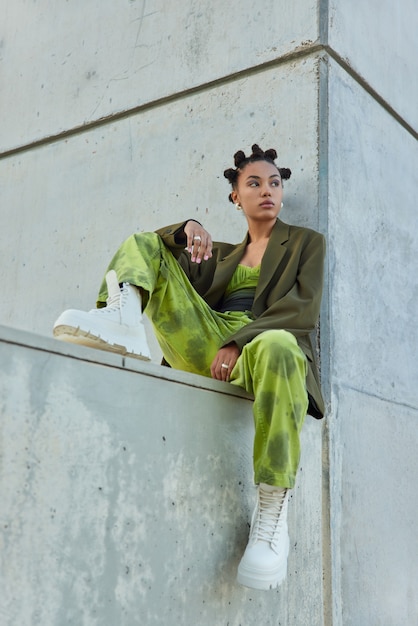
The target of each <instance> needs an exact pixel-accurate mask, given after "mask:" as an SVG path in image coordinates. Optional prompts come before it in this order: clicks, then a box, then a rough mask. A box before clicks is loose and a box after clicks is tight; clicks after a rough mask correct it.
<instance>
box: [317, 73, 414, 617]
mask: <svg viewBox="0 0 418 626" xmlns="http://www.w3.org/2000/svg"><path fill="white" fill-rule="evenodd" d="M329 78H330V80H329V94H330V96H329V111H330V117H329V189H330V194H329V216H330V217H329V245H328V257H329V264H330V290H329V291H330V310H331V317H332V320H333V321H332V333H331V338H330V341H331V355H332V356H331V359H332V366H331V370H332V418H331V419H330V420H329V422H330V426H331V437H332V444H331V450H332V465H331V477H332V478H331V489H332V494H333V497H332V498H331V501H332V514H331V519H332V532H333V540H334V541H333V546H334V550H333V554H334V577H333V580H334V592H335V596H334V598H335V602H336V615H335V622H336V623H337V624H340V623H341V624H344V625H347V626H348V625H349V626H358V625H359V624H379V625H384V626H386V625H387V626H392V625H395V624H396V625H398V624H399V625H400V624H416V623H417V620H418V595H417V593H416V587H417V585H416V583H417V580H418V560H417V548H418V531H417V525H416V524H415V522H414V520H415V519H416V515H417V513H418V495H417V490H416V484H417V481H418V460H417V454H416V450H417V446H418V436H417V429H416V422H417V407H418V391H417V384H416V382H417V380H418V367H417V360H416V354H415V352H416V350H415V347H416V346H417V345H418V330H417V325H416V323H415V322H414V319H415V317H416V311H417V310H418V291H417V262H416V250H417V249H418V230H417V227H416V224H417V221H416V209H415V204H416V203H415V196H416V189H417V188H418V174H417V167H416V164H417V163H418V144H417V142H416V140H415V139H414V138H413V137H411V135H410V134H409V133H408V132H407V131H406V130H405V129H404V128H402V126H400V125H399V124H398V123H397V122H396V121H395V120H394V119H393V118H392V117H391V116H390V115H389V114H388V113H387V111H385V110H384V109H383V108H382V107H381V106H380V105H379V104H378V103H376V102H375V101H374V100H373V99H372V98H370V96H369V95H368V94H367V93H366V92H365V91H364V90H363V89H362V88H361V87H360V86H359V85H358V84H356V82H355V81H354V80H352V79H351V78H350V77H349V76H347V74H346V73H344V72H342V71H341V69H339V68H338V66H337V65H336V64H334V63H332V64H331V67H330V77H329ZM342 103H343V105H342ZM347 120H349V122H350V123H349V124H348V123H347Z"/></svg>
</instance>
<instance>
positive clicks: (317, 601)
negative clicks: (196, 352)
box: [0, 328, 322, 626]
mask: <svg viewBox="0 0 418 626" xmlns="http://www.w3.org/2000/svg"><path fill="white" fill-rule="evenodd" d="M251 406H252V403H251V401H249V399H248V398H246V397H241V396H240V393H239V390H237V389H235V388H232V386H230V385H227V384H221V383H218V382H216V381H211V380H207V379H202V378H201V377H199V376H192V375H189V374H184V373H182V372H175V371H173V370H167V371H166V368H162V367H160V366H157V365H153V364H148V363H142V362H140V361H138V362H136V361H135V362H134V363H132V365H131V361H129V367H126V363H123V359H122V358H120V357H118V356H115V355H112V354H108V353H105V352H103V353H102V352H98V351H94V350H89V349H87V348H86V349H84V348H81V347H78V346H70V345H67V344H61V343H60V342H58V341H55V340H53V339H49V338H44V337H37V336H34V335H31V334H28V333H22V332H19V331H16V330H12V329H5V328H2V329H1V333H0V407H1V422H0V423H1V442H2V443H1V468H2V469H1V483H0V498H1V502H2V506H1V512H0V549H1V554H2V561H1V569H0V584H1V586H2V600H1V613H0V614H1V618H2V620H1V621H2V624H4V626H15V625H16V624H25V626H26V625H28V626H29V625H32V624H34V625H35V624H42V625H48V626H49V625H51V626H65V625H67V624H77V626H78V625H81V624H83V625H84V624H85V625H88V626H91V625H97V626H115V625H116V624H117V625H118V626H132V625H136V624H138V625H139V624H141V626H145V625H150V626H154V625H168V624H174V623H179V624H184V625H193V626H194V625H195V624H196V623H199V624H201V625H202V626H203V625H208V626H209V625H210V626H213V625H214V624H216V625H217V624H230V625H231V626H232V625H234V626H239V624H246V625H247V624H257V625H258V624H260V623H263V624H278V623H280V624H282V625H288V624H289V625H290V624H292V626H294V624H298V626H299V625H302V624H308V625H309V626H316V625H321V624H322V601H321V598H322V586H321V585H322V565H321V544H320V537H321V515H320V510H321V455H320V439H321V428H320V425H319V424H318V422H316V421H315V420H311V419H310V418H309V419H308V421H307V423H306V427H305V430H304V433H303V448H304V452H303V458H302V463H301V470H300V478H299V483H298V486H297V488H296V489H295V490H294V494H293V498H292V502H291V505H290V515H289V517H290V520H289V522H290V528H291V542H292V547H291V554H290V558H289V574H288V579H287V581H286V583H285V584H284V585H283V586H282V587H281V588H280V589H279V590H278V591H274V592H256V591H251V590H248V589H245V588H243V587H240V586H238V585H237V584H236V582H235V574H236V567H237V565H238V561H239V559H240V557H241V554H242V551H243V549H244V547H245V544H246V540H247V536H248V527H249V519H250V514H251V510H252V507H253V499H254V487H253V484H252V482H253V481H252V463H251V452H252V439H253V424H252V414H251Z"/></svg>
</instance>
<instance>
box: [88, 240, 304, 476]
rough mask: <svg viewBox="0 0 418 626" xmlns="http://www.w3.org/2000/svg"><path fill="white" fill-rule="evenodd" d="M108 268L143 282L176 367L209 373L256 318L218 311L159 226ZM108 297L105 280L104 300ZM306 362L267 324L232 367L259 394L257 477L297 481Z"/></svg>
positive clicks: (287, 337) (128, 245) (125, 247)
mask: <svg viewBox="0 0 418 626" xmlns="http://www.w3.org/2000/svg"><path fill="white" fill-rule="evenodd" d="M203 262H204V261H203ZM108 269H114V270H115V271H116V273H117V275H118V279H119V282H120V283H122V282H128V283H131V284H132V285H136V286H138V287H140V288H141V293H142V301H143V307H144V312H145V313H146V315H147V316H148V317H149V319H150V321H151V323H152V325H153V328H154V332H155V335H156V337H157V339H158V342H159V344H160V346H161V350H162V352H163V354H164V357H165V359H166V361H167V362H168V363H169V364H170V365H171V367H173V368H175V369H179V370H184V371H187V372H193V373H195V374H201V375H203V376H209V377H210V375H211V374H210V366H211V363H212V361H213V359H214V358H215V355H216V353H217V351H218V350H219V348H220V346H221V344H222V343H223V342H224V341H225V339H226V338H227V337H228V336H230V335H231V334H232V333H234V332H235V331H237V330H238V329H239V328H241V327H242V326H243V325H245V324H249V323H251V321H252V320H251V318H250V317H248V316H247V315H246V314H245V313H242V312H239V311H238V312H237V311H233V312H227V313H218V312H217V311H213V310H212V309H211V308H210V307H209V306H208V305H207V304H206V302H205V301H204V300H203V299H202V298H201V297H200V296H199V295H198V293H197V292H196V291H195V289H194V288H193V287H192V285H191V284H190V282H189V280H188V278H187V276H186V275H185V273H184V272H183V270H182V268H181V267H180V265H179V264H178V263H177V261H176V259H175V258H174V257H173V255H172V254H171V252H170V251H169V250H168V249H167V248H166V247H165V245H164V243H163V241H162V239H161V238H160V237H159V236H158V235H157V234H155V233H141V234H136V235H132V236H131V237H129V238H128V239H127V240H126V241H125V242H124V243H123V244H122V246H121V247H120V248H119V250H118V251H117V253H116V254H115V256H114V258H113V259H112V261H111V263H110V265H109V268H108ZM106 297H107V291H106V283H105V281H103V284H102V287H101V290H100V294H99V297H98V305H99V306H100V305H101V306H103V303H104V302H105V301H106ZM306 368H307V363H306V357H305V355H304V354H303V352H302V350H301V349H300V348H299V346H298V344H297V342H296V339H295V337H294V336H293V335H292V334H291V333H289V332H287V331H285V330H268V331H265V332H263V333H261V334H259V335H258V336H257V337H255V338H254V339H253V340H252V341H251V342H250V343H248V344H246V345H245V346H244V348H243V350H242V353H241V355H240V357H239V358H238V361H237V363H236V365H235V367H234V369H233V370H232V372H231V374H230V383H231V384H233V385H237V386H239V387H242V388H243V389H245V390H246V391H247V392H249V393H251V394H253V395H254V405H253V414H254V424H255V438H254V453H253V459H254V480H255V482H256V483H259V482H264V483H268V484H270V485H276V486H281V487H289V488H291V487H294V484H295V479H296V472H297V467H298V463H299V457H300V440H299V435H300V431H301V428H302V425H303V422H304V419H305V415H306V412H307V409H308V396H307V391H306V383H305V379H306Z"/></svg>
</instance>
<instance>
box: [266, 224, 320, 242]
mask: <svg viewBox="0 0 418 626" xmlns="http://www.w3.org/2000/svg"><path fill="white" fill-rule="evenodd" d="M277 228H278V230H279V231H281V232H284V233H287V236H288V239H289V241H290V242H296V241H299V242H301V241H303V242H305V243H310V242H316V243H318V244H319V245H324V244H325V237H324V235H323V234H322V233H320V232H318V231H316V230H314V229H313V228H308V227H306V226H296V225H295V224H286V223H285V222H282V221H281V220H277Z"/></svg>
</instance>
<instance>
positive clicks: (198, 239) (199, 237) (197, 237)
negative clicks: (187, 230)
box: [193, 235, 202, 241]
mask: <svg viewBox="0 0 418 626" xmlns="http://www.w3.org/2000/svg"><path fill="white" fill-rule="evenodd" d="M193 241H202V237H201V236H200V235H195V236H194V237H193Z"/></svg>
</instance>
